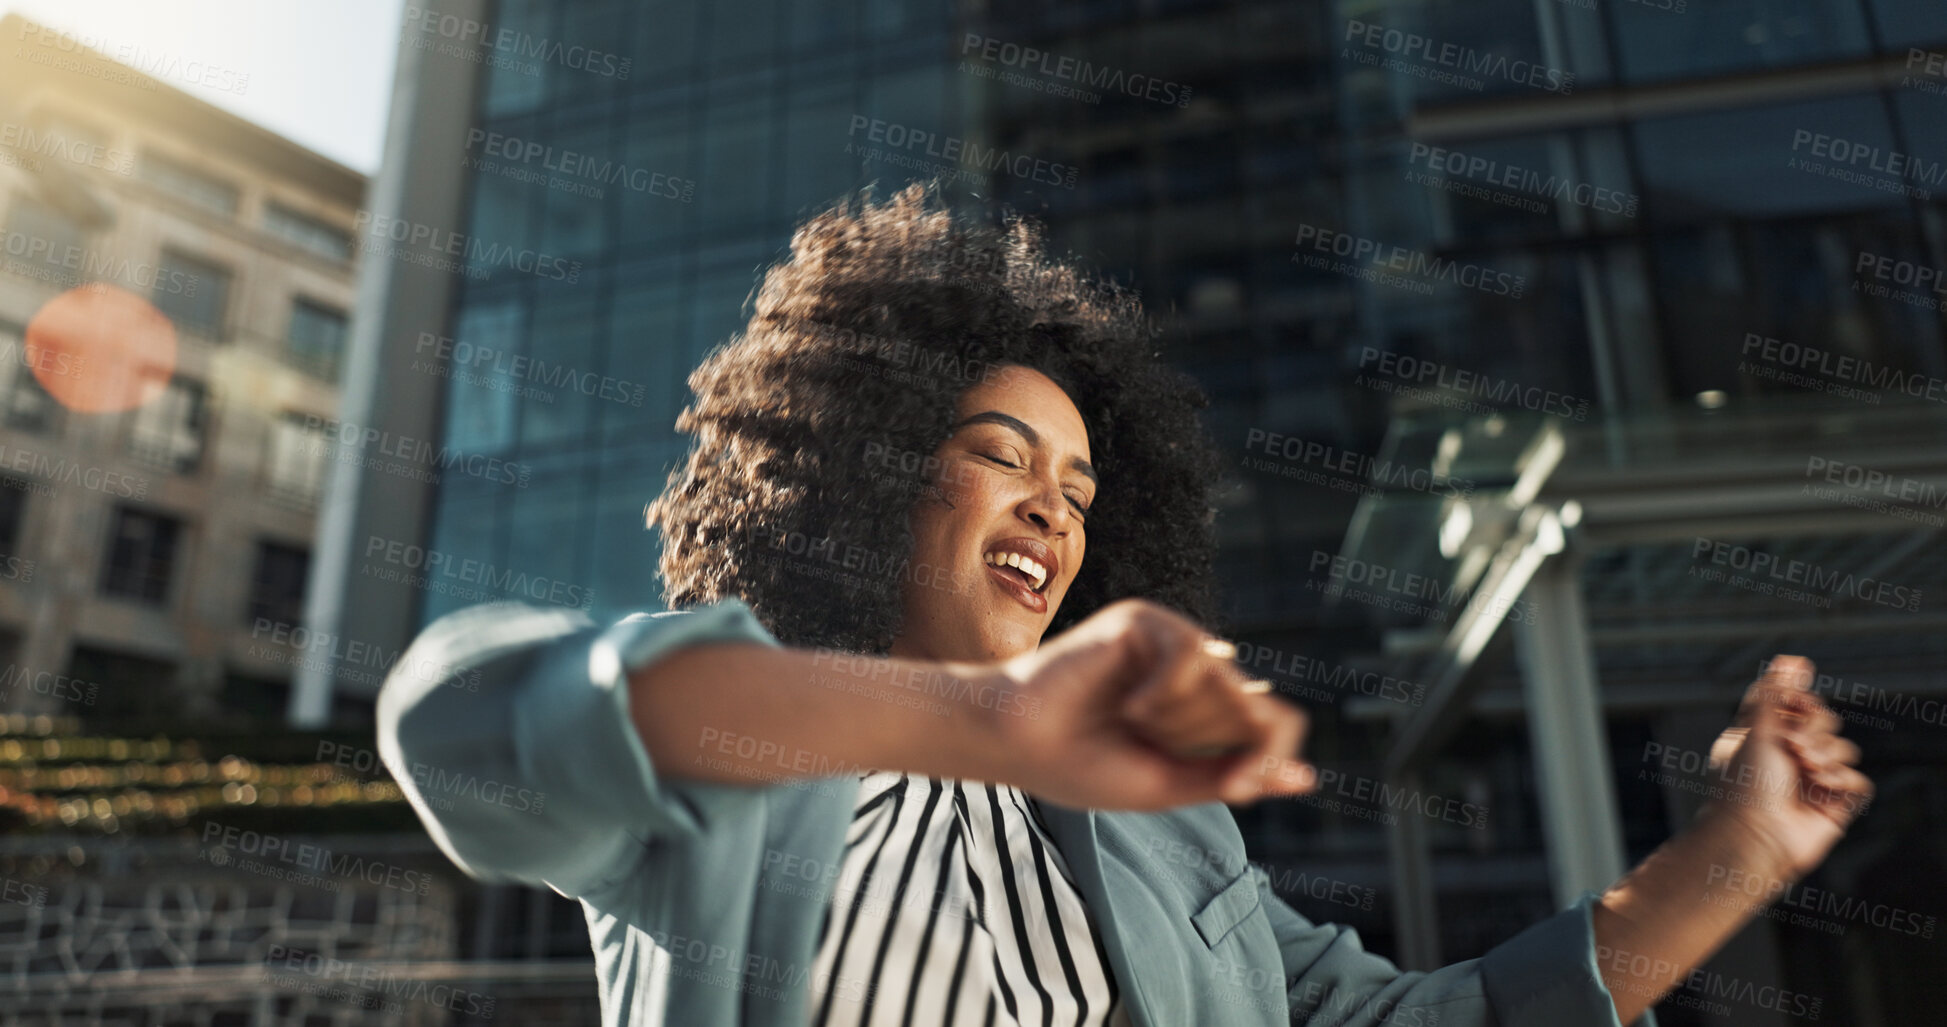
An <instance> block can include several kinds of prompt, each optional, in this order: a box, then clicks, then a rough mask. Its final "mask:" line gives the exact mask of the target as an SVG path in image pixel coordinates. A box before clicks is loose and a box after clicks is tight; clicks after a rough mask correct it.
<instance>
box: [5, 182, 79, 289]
mask: <svg viewBox="0 0 1947 1027" xmlns="http://www.w3.org/2000/svg"><path fill="white" fill-rule="evenodd" d="M87 240H88V237H87V233H86V232H84V231H82V228H81V223H80V222H78V221H76V220H75V219H73V218H71V217H69V216H67V215H66V214H64V213H62V212H61V211H59V210H57V209H55V208H53V207H50V206H48V205H47V204H45V203H42V202H40V201H39V200H36V199H34V198H33V197H30V196H25V195H20V196H16V197H15V198H14V202H13V206H12V207H9V208H8V209H7V250H8V255H9V256H14V255H15V254H16V253H18V259H17V260H10V261H8V263H10V264H19V265H20V268H21V273H24V274H27V275H31V276H32V277H35V278H38V279H40V280H42V281H45V282H51V283H53V284H55V285H58V286H62V287H64V288H65V287H67V286H72V285H74V284H76V283H78V282H80V281H81V274H80V271H79V270H78V269H79V268H80V267H81V266H82V265H83V263H84V261H83V259H82V256H81V250H82V246H83V245H84V244H85V243H86V242H87Z"/></svg>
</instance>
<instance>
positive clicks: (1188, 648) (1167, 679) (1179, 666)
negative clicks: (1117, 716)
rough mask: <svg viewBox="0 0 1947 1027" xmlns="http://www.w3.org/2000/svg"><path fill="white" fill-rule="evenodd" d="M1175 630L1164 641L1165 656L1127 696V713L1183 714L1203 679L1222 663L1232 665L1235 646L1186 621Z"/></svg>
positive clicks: (1145, 715) (1138, 715) (1148, 715)
mask: <svg viewBox="0 0 1947 1027" xmlns="http://www.w3.org/2000/svg"><path fill="white" fill-rule="evenodd" d="M1173 634H1174V637H1172V638H1169V639H1168V640H1167V641H1166V642H1165V645H1166V649H1165V651H1164V653H1163V656H1162V658H1161V659H1159V660H1158V661H1157V663H1156V666H1155V667H1154V668H1153V670H1152V671H1151V673H1150V674H1149V676H1148V677H1146V678H1145V679H1144V680H1143V681H1142V683H1141V684H1139V685H1137V686H1136V688H1135V690H1134V691H1132V692H1131V693H1130V694H1129V695H1128V696H1127V697H1126V698H1125V699H1124V701H1123V704H1122V712H1123V715H1124V716H1127V717H1130V718H1131V719H1137V720H1143V719H1156V718H1162V717H1167V716H1171V715H1181V713H1182V708H1183V706H1184V704H1185V703H1186V702H1187V701H1188V700H1190V699H1191V698H1192V697H1193V696H1194V695H1195V693H1196V691H1197V688H1198V686H1199V684H1200V682H1201V679H1202V678H1203V677H1204V676H1205V675H1206V674H1208V673H1210V672H1212V671H1214V670H1216V669H1217V668H1219V667H1227V666H1231V664H1230V658H1231V657H1232V656H1235V655H1236V652H1237V648H1236V647H1235V646H1232V645H1230V644H1229V643H1227V642H1224V641H1223V640H1222V639H1218V638H1212V637H1211V636H1209V635H1206V634H1204V633H1203V632H1202V631H1199V630H1197V629H1195V628H1194V627H1190V626H1189V625H1188V623H1187V622H1185V624H1184V625H1183V630H1180V631H1177V632H1174V633H1173ZM1226 654H1228V655H1226Z"/></svg>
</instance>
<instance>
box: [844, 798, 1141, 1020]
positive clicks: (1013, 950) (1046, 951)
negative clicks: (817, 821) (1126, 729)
mask: <svg viewBox="0 0 1947 1027" xmlns="http://www.w3.org/2000/svg"><path fill="white" fill-rule="evenodd" d="M813 969H814V972H813V973H812V974H811V1003H810V1007H809V1008H810V1010H811V1024H812V1027H882V1025H898V1027H910V1025H914V1024H925V1025H929V1027H930V1025H933V1024H940V1025H942V1027H987V1025H999V1027H1017V1025H1018V1027H1127V1025H1128V1023H1129V1014H1128V1011H1127V1010H1126V1009H1125V1008H1124V1007H1123V1006H1122V1004H1121V1003H1120V1002H1119V1001H1118V999H1117V994H1116V983H1115V975H1114V974H1113V973H1112V972H1111V971H1110V969H1109V965H1108V958H1107V955H1106V954H1105V953H1104V952H1103V949H1102V942H1101V939H1100V937H1099V936H1098V934H1097V932H1096V926H1095V921H1094V920H1093V919H1092V918H1091V917H1090V916H1089V914H1088V909H1087V907H1086V906H1085V905H1083V903H1082V897H1081V895H1080V893H1078V892H1077V891H1076V890H1075V883H1074V880H1073V879H1072V878H1071V877H1070V876H1069V873H1068V865H1067V864H1066V863H1065V862H1063V860H1062V858H1061V853H1060V852H1059V851H1058V850H1057V849H1056V848H1055V845H1054V841H1053V840H1052V839H1051V838H1050V837H1049V836H1048V833H1047V831H1046V829H1045V826H1044V825H1043V824H1042V823H1041V815H1040V812H1039V811H1038V810H1036V809H1035V805H1034V800H1033V799H1030V798H1029V797H1027V796H1025V795H1023V794H1022V793H1021V792H1020V790H1019V789H1016V788H1013V787H1010V786H1007V785H992V784H983V783H980V782H974V781H959V780H943V779H940V778H932V777H924V776H921V775H917V774H907V773H901V772H898V771H880V772H875V773H868V774H865V775H863V776H862V777H861V779H860V782H859V796H858V801H857V803H856V804H855V805H854V807H853V812H852V824H851V827H850V828H849V829H848V830H847V832H846V836H845V854H844V857H843V859H842V860H841V861H840V868H839V875H838V882H837V888H836V891H835V893H834V895H833V899H832V904H831V906H830V907H828V908H827V909H826V911H825V921H824V926H823V927H822V929H821V930H820V941H819V946H818V956H817V960H816V963H815V964H814V968H813Z"/></svg>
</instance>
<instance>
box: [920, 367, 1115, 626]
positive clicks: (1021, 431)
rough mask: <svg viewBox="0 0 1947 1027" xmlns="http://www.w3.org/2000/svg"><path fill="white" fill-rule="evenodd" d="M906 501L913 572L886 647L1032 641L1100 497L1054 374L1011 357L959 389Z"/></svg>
mask: <svg viewBox="0 0 1947 1027" xmlns="http://www.w3.org/2000/svg"><path fill="white" fill-rule="evenodd" d="M956 413H957V416H956V417H955V427H954V429H953V434H952V435H951V436H949V437H948V438H947V440H946V442H944V443H942V444H941V446H940V448H939V450H938V451H937V452H936V453H935V454H934V456H935V457H936V458H937V460H938V466H939V468H940V474H939V478H938V480H937V482H936V485H937V493H935V494H929V495H928V496H926V497H923V498H921V499H920V501H919V502H918V503H917V504H915V505H914V507H913V535H914V541H913V563H912V571H913V572H912V573H911V574H909V575H908V576H907V580H906V585H905V607H904V610H905V617H904V623H903V626H902V628H901V630H900V635H899V638H898V639H897V640H896V641H895V642H894V643H893V646H892V653H893V654H894V655H897V656H910V657H918V658H924V659H934V660H996V659H1006V658H1008V657H1012V656H1018V655H1020V654H1021V653H1024V652H1028V651H1030V650H1032V649H1034V648H1035V646H1037V645H1039V644H1040V642H1041V636H1042V634H1043V633H1045V632H1046V631H1047V630H1048V624H1049V623H1050V622H1051V621H1053V620H1054V616H1055V613H1056V611H1058V610H1060V609H1061V601H1062V597H1063V596H1065V595H1067V594H1068V586H1069V585H1070V584H1071V583H1073V582H1074V580H1075V575H1076V573H1077V572H1079V571H1080V570H1081V569H1082V555H1083V552H1084V551H1085V549H1086V547H1087V534H1086V532H1085V531H1084V530H1083V522H1084V520H1085V515H1086V512H1087V510H1088V508H1089V506H1090V505H1092V504H1093V503H1094V502H1095V489H1096V482H1095V471H1094V469H1093V468H1091V467H1090V466H1089V449H1088V428H1087V426H1086V425H1084V424H1083V423H1082V415H1081V413H1080V411H1078V410H1076V409H1075V404H1074V403H1073V402H1071V401H1070V400H1069V398H1068V394H1067V393H1065V392H1063V391H1062V390H1061V387H1060V386H1059V385H1056V384H1055V383H1054V381H1053V380H1052V379H1050V378H1049V377H1048V376H1047V375H1044V374H1042V373H1041V372H1039V371H1034V370H1030V369H1028V368H1025V367H1017V366H1009V367H1004V368H1001V369H999V370H998V371H997V372H996V373H995V374H993V375H992V376H990V377H989V379H988V380H987V381H984V382H982V383H980V384H979V385H976V386H974V387H973V388H970V389H968V390H967V391H966V392H964V393H962V394H961V396H960V403H959V407H958V409H957V411H956Z"/></svg>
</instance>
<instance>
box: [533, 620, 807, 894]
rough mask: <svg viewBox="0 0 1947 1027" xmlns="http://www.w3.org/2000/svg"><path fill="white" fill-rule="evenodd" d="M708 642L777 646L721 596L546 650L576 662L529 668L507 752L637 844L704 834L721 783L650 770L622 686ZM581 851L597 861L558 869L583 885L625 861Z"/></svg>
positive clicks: (724, 806)
mask: <svg viewBox="0 0 1947 1027" xmlns="http://www.w3.org/2000/svg"><path fill="white" fill-rule="evenodd" d="M709 642H745V643H755V644H760V645H770V646H776V645H777V644H778V642H777V640H776V639H775V638H774V637H772V635H771V634H770V632H768V631H766V630H765V629H764V627H763V625H762V624H760V623H759V622H758V620H757V618H756V616H755V615H754V614H752V613H751V611H750V608H749V607H748V606H746V605H745V604H744V603H742V602H741V601H738V600H728V601H725V602H721V603H716V604H713V605H710V606H706V607H701V608H698V609H696V610H692V611H683V612H678V613H664V614H654V615H651V614H633V615H631V616H629V617H625V618H623V619H622V620H620V621H618V622H616V623H615V624H613V625H612V626H610V627H608V628H607V629H605V630H603V631H602V632H601V633H600V634H599V635H598V636H596V638H595V640H594V641H593V643H592V644H588V645H582V646H563V647H558V648H557V649H555V650H553V651H551V652H549V653H548V654H547V656H546V657H545V658H546V659H548V660H551V661H560V662H562V663H566V664H580V666H560V667H555V668H549V671H548V672H544V673H540V674H536V675H534V676H533V677H532V678H531V680H530V685H529V687H528V688H527V689H525V690H523V692H522V694H521V696H520V698H519V700H518V702H517V704H516V706H517V709H516V713H517V715H516V716H515V718H514V730H515V732H516V735H517V738H518V741H517V750H518V752H519V753H520V756H521V758H522V759H523V760H524V761H525V762H526V764H527V765H528V769H529V771H530V772H531V776H532V777H533V779H535V780H539V781H546V782H548V783H549V785H550V791H553V790H555V789H559V794H562V795H574V796H603V797H604V800H603V802H602V805H604V806H607V807H609V808H610V809H613V810H615V811H616V813H617V815H619V816H620V817H622V818H624V819H625V821H626V826H625V827H624V831H625V832H626V834H627V835H629V836H630V837H632V838H633V839H634V840H635V842H636V843H638V846H646V845H649V844H652V843H654V842H656V841H657V840H659V839H670V838H693V837H696V836H699V835H701V834H703V833H704V832H706V831H707V830H708V829H709V827H710V820H711V817H710V813H709V811H710V810H711V809H717V810H723V811H726V812H727V811H729V810H731V809H732V808H734V806H735V803H727V802H725V801H724V799H723V797H722V795H721V794H720V793H722V792H723V791H724V790H723V789H718V788H703V787H698V786H701V785H702V783H701V782H685V781H682V780H679V779H672V778H667V777H665V776H663V775H660V774H658V773H657V772H656V769H655V765H654V763H653V762H652V761H651V760H650V758H649V751H648V749H647V747H646V746H644V745H643V742H642V736H641V735H640V733H638V732H637V730H636V727H635V721H634V719H633V718H632V717H631V715H630V705H629V687H628V685H629V673H630V672H631V671H634V670H638V669H640V668H642V667H645V666H647V665H649V664H651V663H653V662H655V661H656V660H658V659H661V658H662V657H664V656H666V655H668V654H670V653H672V652H674V651H676V650H678V649H680V648H683V647H685V646H690V645H697V644H701V643H709ZM668 762H669V761H668V760H665V765H667V763H668ZM706 793H707V794H706ZM588 855H589V857H590V859H591V861H596V862H598V863H599V864H600V865H599V866H597V865H590V866H587V867H584V868H581V869H582V873H580V874H571V875H567V876H571V877H578V878H580V879H581V887H583V888H591V887H600V886H601V885H602V884H604V883H607V881H606V880H605V879H609V878H613V877H614V876H616V875H617V874H618V873H620V872H622V871H624V870H626V868H627V865H629V864H623V865H618V864H617V862H616V861H615V857H616V855H617V854H615V853H600V854H598V853H589V854H588Z"/></svg>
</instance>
